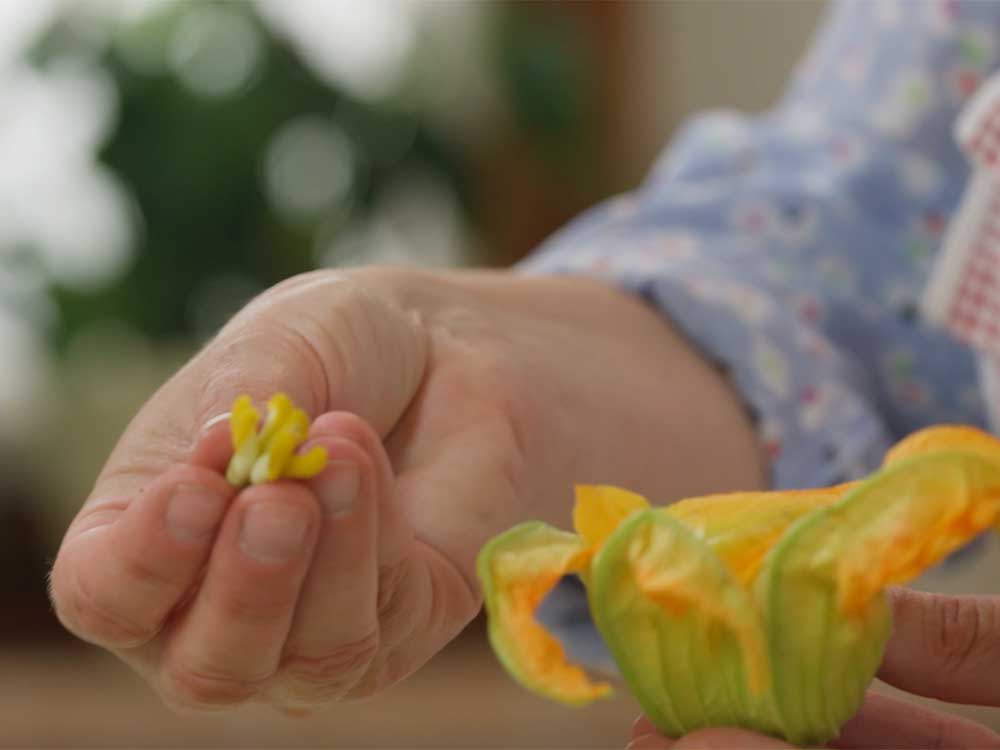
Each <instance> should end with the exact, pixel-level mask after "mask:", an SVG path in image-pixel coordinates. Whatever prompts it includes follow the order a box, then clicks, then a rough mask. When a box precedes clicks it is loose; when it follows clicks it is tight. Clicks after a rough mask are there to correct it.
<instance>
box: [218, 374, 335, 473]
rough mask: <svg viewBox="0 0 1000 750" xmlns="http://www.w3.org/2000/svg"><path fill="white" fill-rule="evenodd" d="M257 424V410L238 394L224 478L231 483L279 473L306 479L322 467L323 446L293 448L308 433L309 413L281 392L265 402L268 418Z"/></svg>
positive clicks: (299, 443) (230, 423)
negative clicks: (298, 452)
mask: <svg viewBox="0 0 1000 750" xmlns="http://www.w3.org/2000/svg"><path fill="white" fill-rule="evenodd" d="M259 424H260V413H259V412H258V411H257V410H256V409H255V408H254V406H253V404H252V403H251V401H250V397H249V396H240V397H239V398H237V399H236V401H235V402H234V403H233V409H232V415H231V416H230V418H229V432H230V435H231V436H232V442H233V457H232V459H230V461H229V466H228V468H227V469H226V479H227V480H228V481H229V483H230V484H232V485H233V486H235V487H243V486H245V485H246V484H248V483H252V484H263V483H264V482H273V481H274V480H276V479H280V478H282V477H285V478H288V479H309V478H310V477H314V476H316V475H317V474H319V473H320V472H321V471H323V468H324V467H325V466H326V459H327V455H326V448H324V447H323V446H321V445H317V446H315V447H313V448H312V449H310V450H309V451H308V452H307V453H305V454H302V455H296V453H295V451H296V450H297V449H298V447H299V446H300V445H302V443H303V441H304V440H305V439H306V437H307V436H308V435H309V417H307V416H306V413H305V412H304V411H302V410H301V409H297V408H296V407H295V405H294V404H293V403H292V400H291V399H290V398H288V396H286V395H285V394H284V393H278V394H276V395H275V396H273V397H272V398H271V400H270V401H268V402H267V418H266V419H265V420H264V424H263V426H262V427H260V430H259V431H258V426H259Z"/></svg>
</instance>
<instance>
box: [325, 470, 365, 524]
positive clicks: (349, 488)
mask: <svg viewBox="0 0 1000 750" xmlns="http://www.w3.org/2000/svg"><path fill="white" fill-rule="evenodd" d="M360 486H361V479H360V477H359V475H358V467H357V465H356V464H353V463H350V462H348V461H343V462H337V463H333V464H331V465H330V466H328V467H327V469H326V471H325V472H324V477H323V478H322V479H321V480H320V481H319V482H318V484H317V485H316V494H317V495H319V499H320V502H321V503H323V510H324V512H325V513H326V515H327V516H330V517H333V516H338V515H341V514H343V513H346V512H347V511H349V510H351V509H352V508H353V507H354V504H355V502H357V499H358V490H359V489H360Z"/></svg>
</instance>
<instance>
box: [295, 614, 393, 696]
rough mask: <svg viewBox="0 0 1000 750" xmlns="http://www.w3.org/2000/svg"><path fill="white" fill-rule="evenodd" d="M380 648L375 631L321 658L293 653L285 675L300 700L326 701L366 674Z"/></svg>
mask: <svg viewBox="0 0 1000 750" xmlns="http://www.w3.org/2000/svg"><path fill="white" fill-rule="evenodd" d="M378 650H379V634H378V632H377V631H372V632H371V633H370V634H369V635H366V636H365V637H363V638H360V639H358V640H356V641H352V642H350V643H346V644H343V645H341V646H338V647H337V648H335V649H334V650H333V651H331V652H329V653H327V654H324V655H323V656H319V657H307V656H301V655H300V656H291V657H289V658H288V659H287V660H286V661H285V665H284V668H283V670H282V671H283V676H284V678H285V681H286V683H287V684H288V686H289V692H290V693H291V694H292V695H294V696H295V697H296V698H297V699H298V700H325V699H329V698H331V697H335V696H337V695H339V694H341V693H342V692H344V691H345V690H346V689H347V688H349V687H350V686H351V685H353V684H354V683H355V682H356V681H357V680H358V678H359V677H360V676H361V675H362V674H364V673H365V671H366V670H367V669H368V667H369V665H370V664H371V663H372V661H373V660H374V659H375V655H376V654H377V653H378Z"/></svg>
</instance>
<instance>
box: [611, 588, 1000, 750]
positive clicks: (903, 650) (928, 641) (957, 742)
mask: <svg viewBox="0 0 1000 750" xmlns="http://www.w3.org/2000/svg"><path fill="white" fill-rule="evenodd" d="M891 595H892V602H893V610H894V612H893V614H894V632H893V636H892V640H891V641H890V642H889V646H888V648H887V649H886V654H885V659H884V660H883V662H882V668H881V670H880V672H879V676H880V677H881V678H882V679H883V680H885V681H886V682H888V683H890V684H892V685H895V686H896V687H899V688H901V689H903V690H908V691H910V692H912V693H916V694H918V695H923V696H927V697H929V698H937V699H939V700H943V701H951V702H955V703H970V704H980V705H988V706H998V707H1000V680H998V679H997V674H998V671H1000V597H984V596H978V597H975V596H944V595H941V594H926V593H920V592H916V591H910V590H907V589H896V590H894V591H892V594H891ZM632 737H633V740H632V743H631V744H629V746H628V747H629V748H630V749H631V748H672V749H674V750H681V749H682V748H703V749H704V750H711V749H712V748H718V749H720V750H721V749H722V748H727V749H728V748H748V749H749V748H790V747H791V745H789V744H787V743H784V742H781V741H780V740H776V739H774V738H771V737H765V736H763V735H760V734H756V733H754V732H747V731H744V730H741V729H728V728H724V729H703V730H700V731H697V732H692V733H691V734H689V735H687V736H686V737H682V738H680V739H677V740H668V739H666V738H664V737H662V736H660V735H659V734H657V732H656V729H655V728H654V727H653V725H652V724H651V723H650V722H649V720H648V719H646V718H641V719H639V720H638V721H637V722H636V723H635V725H634V726H633V728H632ZM829 747H835V748H893V749H894V750H903V749H904V748H914V749H916V748H921V749H923V748H931V747H936V748H946V747H950V748H965V749H966V750H969V749H970V748H976V749H977V750H980V749H985V748H1000V735H998V734H997V733H996V732H994V731H992V730H991V729H988V728H987V727H985V726H982V725H981V724H977V723H976V722H973V721H969V720H968V719H964V718H961V717H958V716H955V715H953V714H948V713H943V712H940V711H934V710H931V709H929V708H924V707H922V706H918V705H915V704H913V703H909V702H906V701H903V700H899V699H897V698H892V697H890V696H887V695H880V694H878V693H875V692H869V693H868V696H867V697H866V699H865V702H864V704H863V705H862V707H861V709H860V710H859V711H858V713H857V714H855V716H854V717H853V718H852V719H851V720H850V721H848V722H847V724H845V725H844V727H843V728H842V729H841V731H840V734H839V736H838V737H837V738H836V739H835V740H833V741H832V742H831V743H830V744H829Z"/></svg>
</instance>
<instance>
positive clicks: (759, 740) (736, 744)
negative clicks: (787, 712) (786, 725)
mask: <svg viewBox="0 0 1000 750" xmlns="http://www.w3.org/2000/svg"><path fill="white" fill-rule="evenodd" d="M790 747H792V746H791V745H789V744H788V743H786V742H782V741H781V740H776V739H774V738H773V737H766V736H764V735H762V734H757V733H756V732H748V731H746V730H744V729H729V728H724V729H700V730H698V731H697V732H691V734H688V735H685V736H684V737H681V738H680V739H679V740H668V739H666V738H665V737H663V736H661V735H659V734H655V733H653V734H646V735H643V736H641V737H636V738H635V739H634V740H632V742H631V743H630V744H629V745H628V747H627V748H626V750H639V748H670V750H682V749H685V748H686V749H687V750H695V749H696V750H713V749H718V750H734V749H735V748H739V750H754V749H755V748H761V750H767V749H769V748H770V749H774V748H790Z"/></svg>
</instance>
